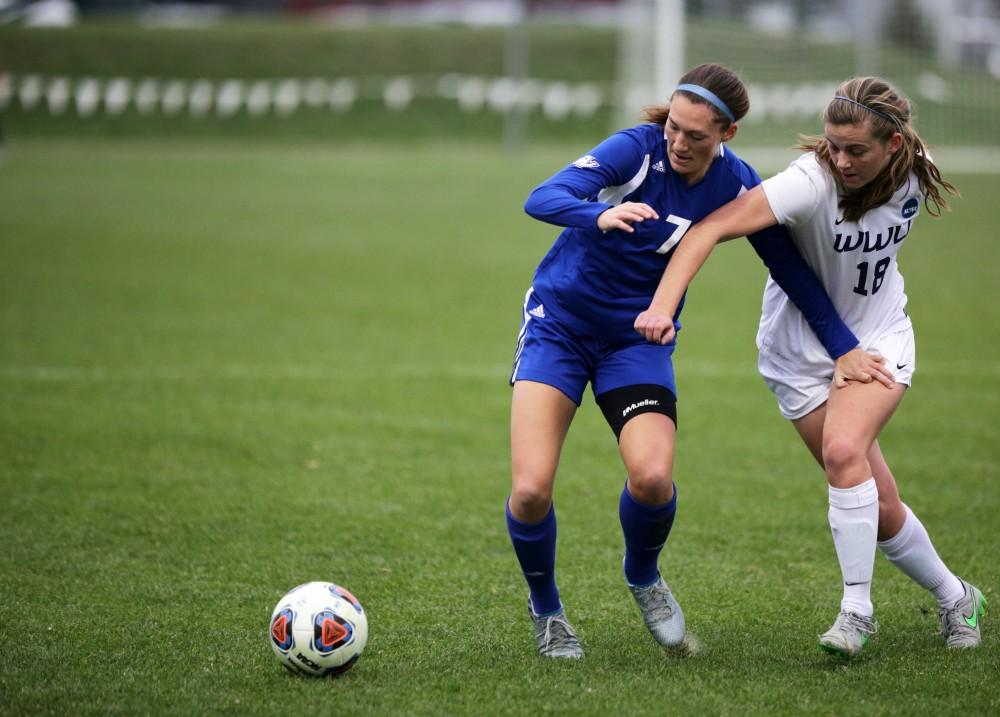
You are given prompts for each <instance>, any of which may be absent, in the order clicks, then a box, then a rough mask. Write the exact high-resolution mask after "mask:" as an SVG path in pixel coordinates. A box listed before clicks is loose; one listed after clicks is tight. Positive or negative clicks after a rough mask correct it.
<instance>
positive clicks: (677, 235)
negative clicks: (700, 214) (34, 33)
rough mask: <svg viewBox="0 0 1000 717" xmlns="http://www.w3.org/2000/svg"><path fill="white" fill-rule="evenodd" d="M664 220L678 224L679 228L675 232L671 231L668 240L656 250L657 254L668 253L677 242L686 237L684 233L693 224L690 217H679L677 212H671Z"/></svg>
mask: <svg viewBox="0 0 1000 717" xmlns="http://www.w3.org/2000/svg"><path fill="white" fill-rule="evenodd" d="M664 221H666V222H667V223H669V224H676V225H677V228H676V229H674V230H673V232H671V234H670V236H669V237H668V238H667V240H666V241H665V242H663V244H662V245H661V246H660V248H659V249H657V250H656V253H657V254H666V253H667V252H668V251H670V250H671V249H673V248H674V247H675V246H676V245H677V242H679V241H680V240H681V239H682V238H683V237H684V234H685V233H686V232H687V230H688V229H689V228H690V226H691V220H690V219H685V218H684V217H679V216H677V215H676V214H671V215H670V216H668V217H667V218H666V219H665V220H664Z"/></svg>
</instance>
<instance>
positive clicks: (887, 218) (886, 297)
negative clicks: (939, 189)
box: [757, 153, 923, 357]
mask: <svg viewBox="0 0 1000 717" xmlns="http://www.w3.org/2000/svg"><path fill="white" fill-rule="evenodd" d="M761 186H762V187H763V188H764V193H765V195H766V196H767V201H768V203H769V204H770V205H771V210H772V211H773V212H774V216H775V217H776V218H777V220H778V223H779V224H783V225H785V226H786V227H788V229H789V231H790V232H791V235H792V240H793V241H794V242H795V245H796V247H797V248H798V250H799V252H801V254H802V256H803V258H805V260H806V262H807V263H808V264H809V266H810V267H811V268H812V270H813V271H814V272H815V273H816V275H817V276H818V277H819V280H820V281H821V282H822V284H823V286H824V287H825V288H826V292H827V294H829V296H830V299H831V300H832V301H833V304H834V306H835V307H836V308H837V313H839V314H840V316H841V318H842V319H843V320H844V323H845V324H847V326H848V328H850V329H851V330H852V331H853V332H854V334H855V336H857V337H858V340H859V341H860V342H861V346H862V348H867V347H868V346H869V345H870V344H871V343H872V342H873V341H875V340H876V339H878V337H880V336H882V335H884V334H887V333H890V332H894V331H902V330H905V329H908V328H910V319H909V317H908V316H907V315H906V311H905V309H906V294H905V293H904V291H903V277H902V276H901V275H900V273H899V269H898V268H897V266H896V254H897V252H898V251H899V247H900V246H901V244H902V242H903V240H904V239H905V238H906V236H907V235H908V234H909V233H910V229H911V227H912V226H913V220H914V219H915V218H916V217H917V214H919V212H920V205H921V203H922V202H923V194H922V193H921V191H920V187H919V184H918V183H917V179H916V177H915V176H914V175H913V174H912V173H911V174H910V176H909V178H908V180H907V181H906V183H904V184H903V186H902V187H901V188H900V189H899V190H897V191H896V193H895V194H893V195H892V198H891V199H890V200H889V201H888V202H886V203H885V204H883V205H882V206H880V207H877V208H875V209H872V210H870V211H868V212H866V213H865V214H864V215H863V216H862V217H861V220H860V221H858V222H850V221H847V220H845V219H844V218H843V215H842V214H841V212H840V209H839V207H838V206H837V199H838V195H837V184H836V182H835V181H834V178H833V177H832V176H830V173H829V172H828V171H826V170H825V169H824V168H823V166H822V165H820V163H819V161H818V160H817V159H816V156H815V154H813V153H808V154H804V155H802V156H801V157H799V158H798V159H796V160H795V161H794V162H792V163H791V164H790V165H789V166H788V168H787V169H786V170H785V171H783V172H781V173H780V174H777V175H775V176H774V177H771V178H770V179H767V180H765V181H764V182H763V183H762V185H761ZM757 346H758V348H760V349H762V350H765V349H766V350H769V351H774V352H777V353H779V354H781V355H784V356H788V357H795V356H804V357H819V356H826V352H825V351H824V349H823V346H822V345H821V344H820V342H819V341H818V340H817V338H816V336H815V334H813V332H812V331H811V330H810V328H809V326H808V324H806V321H805V319H804V318H803V317H802V314H801V313H800V312H799V310H798V309H797V308H795V305H794V304H792V302H791V301H789V299H788V297H787V296H786V295H785V293H784V292H783V291H782V290H781V288H780V287H779V286H778V285H777V284H776V283H774V281H772V280H771V279H770V278H768V281H767V285H766V286H765V288H764V306H763V309H762V312H761V318H760V328H759V330H758V332H757Z"/></svg>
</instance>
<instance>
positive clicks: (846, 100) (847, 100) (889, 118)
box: [833, 95, 900, 127]
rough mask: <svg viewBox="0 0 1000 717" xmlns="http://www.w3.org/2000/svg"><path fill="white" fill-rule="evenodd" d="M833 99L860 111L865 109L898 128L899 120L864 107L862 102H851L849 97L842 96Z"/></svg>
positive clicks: (866, 106)
mask: <svg viewBox="0 0 1000 717" xmlns="http://www.w3.org/2000/svg"><path fill="white" fill-rule="evenodd" d="M833 99H835V100H843V101H844V102H850V103H851V104H852V105H857V106H858V107H860V108H862V109H866V110H868V111H869V112H871V113H872V114H874V115H878V116H879V117H881V118H882V119H887V120H889V121H890V122H892V123H893V124H894V125H896V126H897V127H899V126H900V124H899V120H898V119H896V118H895V117H893V116H892V115H887V114H886V113H885V112H879V111H878V110H877V109H875V108H874V107H869V106H868V105H866V104H864V103H862V102H858V101H857V100H852V99H851V98H850V97H844V96H843V95H834V97H833Z"/></svg>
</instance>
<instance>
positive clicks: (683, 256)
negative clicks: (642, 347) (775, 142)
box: [634, 186, 778, 344]
mask: <svg viewBox="0 0 1000 717" xmlns="http://www.w3.org/2000/svg"><path fill="white" fill-rule="evenodd" d="M777 223H778V221H777V219H775V217H774V212H773V211H771V205H770V204H768V202H767V196H766V195H765V194H764V190H763V189H761V187H760V186H756V187H754V188H753V189H751V190H750V191H749V192H746V193H745V194H743V195H742V196H740V197H737V198H736V199H734V200H733V201H731V202H729V203H728V204H726V205H725V206H723V207H720V208H719V209H716V210H715V211H714V212H712V213H711V214H709V215H708V216H707V217H705V218H704V219H702V220H701V221H700V222H698V223H697V224H695V225H694V227H692V228H691V229H690V230H689V231H688V233H687V234H685V235H684V238H683V239H682V240H681V242H680V244H678V245H677V248H676V249H674V254H673V256H672V257H670V262H669V263H668V264H667V269H666V271H664V272H663V277H662V278H661V279H660V284H659V286H658V287H657V289H656V293H655V294H654V295H653V301H652V302H650V304H649V308H648V309H646V310H645V311H643V312H642V313H641V314H639V316H638V317H636V320H635V324H634V326H635V330H636V331H638V332H639V333H640V334H642V336H643V337H644V338H645V339H646V340H647V341H652V342H653V343H659V344H667V343H670V341H672V340H673V338H674V314H675V313H677V306H678V304H680V302H681V297H682V296H684V292H685V291H686V290H687V287H688V284H690V283H691V280H692V279H693V278H694V275H695V274H697V273H698V270H699V269H701V267H702V265H703V264H704V263H705V261H706V260H707V259H708V255H709V254H711V253H712V249H714V248H715V245H716V244H718V243H719V242H720V241H726V240H728V239H735V238H736V237H741V236H745V235H747V234H752V233H753V232H758V231H760V230H761V229H764V228H765V227H770V226H773V225H775V224H777Z"/></svg>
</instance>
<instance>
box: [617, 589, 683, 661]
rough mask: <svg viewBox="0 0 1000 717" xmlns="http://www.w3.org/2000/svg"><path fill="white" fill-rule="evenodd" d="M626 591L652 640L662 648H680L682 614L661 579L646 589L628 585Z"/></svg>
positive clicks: (672, 595) (681, 642) (681, 640)
mask: <svg viewBox="0 0 1000 717" xmlns="http://www.w3.org/2000/svg"><path fill="white" fill-rule="evenodd" d="M628 589H629V591H630V592H631V593H632V597H634V598H635V602H636V604H637V605H638V606H639V612H641V613H642V619H643V622H645V623H646V627H647V628H649V632H650V634H652V636H653V639H654V640H656V641H657V642H658V643H660V645H662V646H663V647H667V648H677V647H680V646H681V645H682V644H683V642H684V613H683V612H681V606H680V605H678V604H677V600H676V599H675V598H674V594H673V593H672V592H670V588H669V587H667V584H666V582H664V580H663V578H662V577H660V578H658V579H657V581H656V582H655V583H653V584H652V585H647V586H646V587H641V588H640V587H636V586H635V585H629V586H628Z"/></svg>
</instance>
